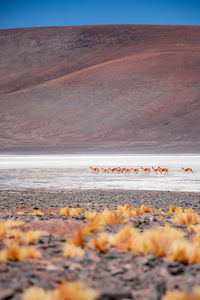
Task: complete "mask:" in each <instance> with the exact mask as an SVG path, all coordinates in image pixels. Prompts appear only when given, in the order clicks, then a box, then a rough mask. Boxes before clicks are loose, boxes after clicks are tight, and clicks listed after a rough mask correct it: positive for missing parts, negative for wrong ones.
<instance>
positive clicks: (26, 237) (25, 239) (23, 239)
mask: <svg viewBox="0 0 200 300" xmlns="http://www.w3.org/2000/svg"><path fill="white" fill-rule="evenodd" d="M40 235H41V233H40V231H39V230H29V231H27V232H26V233H24V234H22V235H21V236H20V240H19V244H26V245H32V244H34V243H35V242H36V241H37V240H38V239H39V238H40Z"/></svg>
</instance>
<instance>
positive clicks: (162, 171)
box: [90, 167, 194, 174]
mask: <svg viewBox="0 0 200 300" xmlns="http://www.w3.org/2000/svg"><path fill="white" fill-rule="evenodd" d="M90 169H91V170H92V172H93V173H95V174H98V173H99V172H100V171H102V172H103V173H104V174H130V173H131V172H132V173H134V174H138V172H139V171H140V169H141V170H142V171H143V172H144V173H146V174H148V173H151V171H153V172H154V173H156V174H168V171H169V169H168V168H161V167H157V168H154V167H151V168H149V167H148V168H144V167H140V168H121V167H116V168H99V167H90ZM181 170H183V172H184V173H194V171H193V170H192V168H181Z"/></svg>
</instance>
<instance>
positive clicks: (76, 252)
mask: <svg viewBox="0 0 200 300" xmlns="http://www.w3.org/2000/svg"><path fill="white" fill-rule="evenodd" d="M84 255H85V251H84V249H82V248H81V247H79V246H76V245H73V244H69V243H65V245H64V256H65V257H68V258H76V257H80V258H82V257H84Z"/></svg>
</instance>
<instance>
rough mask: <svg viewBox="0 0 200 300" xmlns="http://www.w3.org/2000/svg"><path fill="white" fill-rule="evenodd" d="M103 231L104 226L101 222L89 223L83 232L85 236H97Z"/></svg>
mask: <svg viewBox="0 0 200 300" xmlns="http://www.w3.org/2000/svg"><path fill="white" fill-rule="evenodd" d="M102 230H103V227H102V225H101V224H100V223H99V221H98V220H97V221H91V222H89V223H88V224H87V225H86V226H85V227H84V228H83V229H82V232H83V234H84V235H91V234H97V233H99V232H101V231H102Z"/></svg>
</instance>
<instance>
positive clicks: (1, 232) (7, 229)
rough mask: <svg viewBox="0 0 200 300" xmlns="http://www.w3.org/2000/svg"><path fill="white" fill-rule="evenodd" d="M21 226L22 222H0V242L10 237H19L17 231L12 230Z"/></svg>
mask: <svg viewBox="0 0 200 300" xmlns="http://www.w3.org/2000/svg"><path fill="white" fill-rule="evenodd" d="M22 224H24V222H22V221H13V220H7V221H4V220H2V221H0V241H2V240H3V239H5V238H7V237H10V236H14V237H15V236H19V235H20V233H19V231H18V230H17V229H14V228H15V227H18V226H20V225H22Z"/></svg>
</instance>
